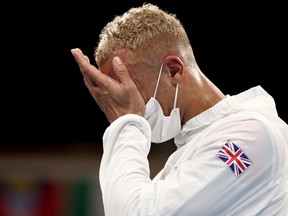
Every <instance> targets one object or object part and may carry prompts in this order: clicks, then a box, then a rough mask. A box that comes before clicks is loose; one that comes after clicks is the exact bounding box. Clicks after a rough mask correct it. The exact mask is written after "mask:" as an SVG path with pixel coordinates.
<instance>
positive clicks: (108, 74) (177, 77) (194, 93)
mask: <svg viewBox="0 0 288 216" xmlns="http://www.w3.org/2000/svg"><path fill="white" fill-rule="evenodd" d="M71 53H72V55H73V57H74V59H75V60H76V62H77V64H78V66H79V69H80V71H81V73H82V75H83V78H84V82H85V85H86V87H87V88H88V90H89V92H90V94H91V96H92V97H93V98H94V100H95V101H96V103H97V104H98V106H99V107H100V109H101V110H102V111H103V112H104V114H105V115H106V117H107V119H108V121H109V122H110V123H112V122H113V121H115V120H116V119H117V118H119V117H120V116H122V115H125V114H137V115H141V116H143V115H144V111H145V104H146V103H147V102H148V100H149V99H150V98H151V97H152V96H153V93H154V90H155V85H156V80H157V75H158V73H159V71H158V70H155V69H154V71H151V70H152V69H151V68H149V67H147V66H145V64H137V65H133V64H130V63H129V59H128V58H127V55H126V52H125V50H118V51H116V52H115V53H114V54H113V56H111V57H110V58H109V59H108V60H107V61H106V62H105V63H104V64H103V65H101V66H100V67H99V69H97V68H96V67H95V66H93V65H92V64H90V61H89V59H88V57H87V56H85V55H84V54H83V53H82V51H81V50H80V49H79V48H75V49H72V50H71ZM147 74H154V76H153V75H151V76H150V75H147ZM177 84H178V85H179V92H178V98H177V107H179V109H180V115H181V122H182V124H184V123H185V122H186V121H188V120H189V119H191V118H192V117H194V116H196V115H198V114H199V113H201V112H203V111H205V110H207V109H209V108H210V107H212V106H213V105H215V104H216V103H218V102H219V101H220V100H222V99H223V98H224V97H225V95H224V94H223V93H222V92H221V91H220V90H219V89H218V88H217V87H216V86H215V85H214V84H213V83H212V82H211V81H210V80H209V79H208V78H207V77H206V76H205V75H204V74H203V73H202V72H201V71H200V69H199V67H195V66H194V67H185V65H184V63H183V61H182V60H181V58H180V57H178V56H173V55H168V56H165V57H164V58H163V69H162V73H161V78H160V82H159V86H158V90H157V94H156V99H157V100H158V101H159V103H160V105H161V107H162V109H163V112H164V114H165V115H169V114H170V112H171V110H172V109H173V103H174V96H175V88H176V85H177Z"/></svg>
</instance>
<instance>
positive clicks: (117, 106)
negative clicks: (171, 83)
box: [71, 48, 145, 123]
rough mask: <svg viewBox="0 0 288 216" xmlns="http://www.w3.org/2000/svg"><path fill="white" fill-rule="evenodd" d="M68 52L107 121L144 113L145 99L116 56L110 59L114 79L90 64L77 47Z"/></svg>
mask: <svg viewBox="0 0 288 216" xmlns="http://www.w3.org/2000/svg"><path fill="white" fill-rule="evenodd" d="M71 53H72V55H73V56H74V59H75V60H76V62H77V64H78V66H79V68H80V71H81V73H82V75H83V77H84V82H85V85H86V87H87V88H88V90H89V92H90V94H91V95H92V97H93V98H94V100H95V101H96V103H97V104H98V106H99V107H100V109H101V110H102V111H103V112H104V114H105V115H106V117H107V119H108V121H109V122H110V123H112V122H113V121H114V120H116V119H117V118H118V117H120V116H122V115H125V114H137V115H141V116H142V115H143V114H144V109H145V102H144V100H143V98H142V96H141V94H140V92H139V90H138V88H137V86H136V85H135V83H134V82H133V81H132V79H131V78H130V76H129V73H128V70H127V68H126V66H125V65H124V64H123V63H122V61H121V59H120V58H119V57H117V56H116V57H114V59H113V69H114V72H115V74H116V75H117V76H118V78H119V81H117V80H115V79H112V78H111V77H109V76H107V75H105V74H103V73H102V72H101V71H100V70H98V69H97V68H96V67H95V66H93V65H92V64H90V61H89V59H88V57H87V56H85V55H83V53H82V51H81V50H80V49H78V48H76V49H72V50H71Z"/></svg>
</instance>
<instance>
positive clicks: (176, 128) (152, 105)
mask: <svg viewBox="0 0 288 216" xmlns="http://www.w3.org/2000/svg"><path fill="white" fill-rule="evenodd" d="M162 67H163V63H162V65H161V68H160V71H159V75H158V79H157V83H156V88H155V91H154V96H153V97H151V98H150V100H149V101H148V102H147V104H146V106H145V114H144V118H145V119H146V120H147V121H148V122H149V124H150V126H151V130H152V137H151V141H152V142H154V143H161V142H165V141H167V140H169V139H171V138H173V137H175V136H176V135H178V134H179V133H180V131H181V120H180V111H179V108H176V101H177V96H178V84H177V86H176V92H175V98H174V106H173V109H172V110H171V113H170V116H165V115H164V113H163V110H162V108H161V106H160V104H159V102H158V101H157V100H156V99H155V97H156V92H157V88H158V84H159V80H160V77H161V73H162Z"/></svg>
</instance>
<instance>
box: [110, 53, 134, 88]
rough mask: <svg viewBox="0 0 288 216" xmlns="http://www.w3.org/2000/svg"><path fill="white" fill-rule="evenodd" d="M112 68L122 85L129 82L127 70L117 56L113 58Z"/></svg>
mask: <svg viewBox="0 0 288 216" xmlns="http://www.w3.org/2000/svg"><path fill="white" fill-rule="evenodd" d="M113 69H114V72H115V74H116V75H117V76H118V78H119V80H120V82H121V83H122V84H123V85H126V84H129V83H131V78H130V75H129V72H128V70H127V68H126V66H125V65H124V64H123V62H122V60H121V59H120V58H119V57H118V56H115V57H114V58H113Z"/></svg>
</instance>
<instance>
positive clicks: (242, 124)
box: [100, 86, 288, 216]
mask: <svg viewBox="0 0 288 216" xmlns="http://www.w3.org/2000/svg"><path fill="white" fill-rule="evenodd" d="M150 137H151V131H150V127H149V124H148V122H147V121H146V120H145V119H144V118H142V117H141V116H137V115H132V114H129V115H125V116H122V117H120V118H118V119H117V120H116V121H114V122H113V123H112V124H111V125H110V126H109V127H108V128H107V129H106V131H105V133H104V136H103V149H104V153H103V157H102V161H101V165H100V185H101V189H102V194H103V204H104V211H105V215H106V216H118V215H121V216H122V215H123V216H130V215H133V216H136V215H140V216H152V215H153V216H156V215H157V216H162V215H163V216H170V215H173V216H182V215H183V216H186V215H189V216H191V215H193V216H194V215H195V216H210V215H211V216H224V215H227V216H242V215H243V216H247V215H249V216H254V215H257V216H268V215H269V216H270V215H271V216H272V215H277V216H286V215H288V213H287V212H288V172H287V171H288V126H287V124H286V123H285V122H284V121H282V120H281V119H280V118H278V116H277V111H276V107H275V104H274V101H273V98H272V97H271V96H270V95H268V94H267V92H266V91H265V90H264V89H262V87H260V86H256V87H253V88H251V89H249V90H247V91H245V92H243V93H240V94H238V95H235V96H229V95H227V97H226V98H225V99H223V100H222V101H221V102H219V103H218V104H216V105H215V106H214V107H212V108H210V109H209V110H207V111H205V112H203V113H201V114H200V115H198V116H196V117H194V118H193V119H191V120H190V121H188V122H187V123H186V124H185V125H184V126H183V128H182V131H181V134H180V135H178V136H177V137H176V138H175V144H176V145H177V146H178V149H177V150H176V151H175V152H174V153H173V154H172V155H171V156H170V157H169V159H168V161H167V163H166V164H165V167H164V168H163V170H162V171H161V172H160V173H159V174H158V175H157V176H156V177H155V178H154V179H153V180H151V179H150V177H149V163H148V160H147V155H148V154H149V150H150V145H151V144H150V141H151V138H150ZM228 140H230V141H231V142H233V143H235V144H236V145H237V146H238V147H239V148H241V149H242V150H243V151H244V152H245V154H246V155H247V156H248V157H249V159H250V160H251V161H252V165H250V166H249V167H248V168H247V170H245V171H244V172H243V173H242V174H241V175H239V176H238V177H237V176H235V175H234V173H233V172H232V170H231V169H230V168H229V167H228V166H227V165H226V164H225V163H224V162H223V161H222V160H221V159H220V158H219V157H217V156H216V154H217V152H218V151H219V150H220V149H221V147H222V146H223V145H224V144H225V143H226V142H227V141H228Z"/></svg>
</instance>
